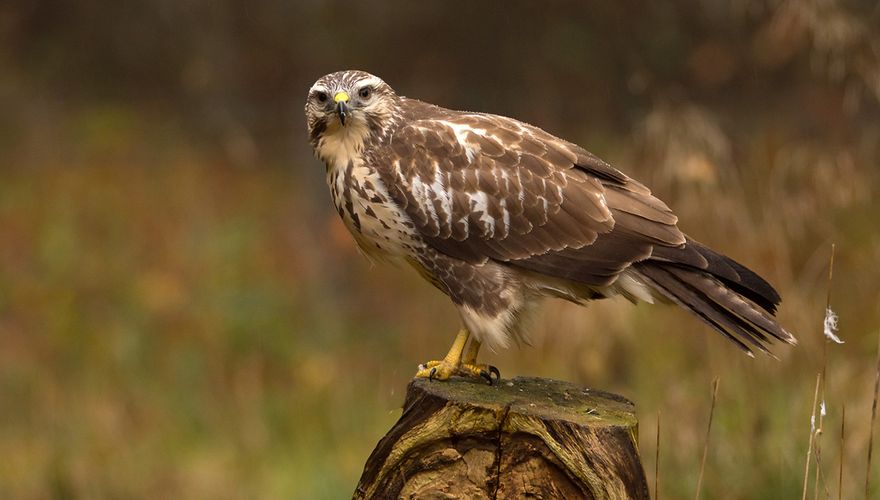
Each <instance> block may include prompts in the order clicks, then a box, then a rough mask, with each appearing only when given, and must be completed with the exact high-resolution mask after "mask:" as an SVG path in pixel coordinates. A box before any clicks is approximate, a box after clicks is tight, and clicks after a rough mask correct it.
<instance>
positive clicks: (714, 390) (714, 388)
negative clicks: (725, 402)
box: [694, 377, 718, 499]
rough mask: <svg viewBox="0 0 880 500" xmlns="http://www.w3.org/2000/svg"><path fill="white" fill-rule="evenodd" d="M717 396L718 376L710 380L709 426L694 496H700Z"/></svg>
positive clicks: (697, 497)
mask: <svg viewBox="0 0 880 500" xmlns="http://www.w3.org/2000/svg"><path fill="white" fill-rule="evenodd" d="M717 397H718V377H715V380H713V381H712V405H711V406H710V407H709V426H708V427H707V428H706V442H705V443H704V445H703V459H702V460H701V461H700V475H699V476H698V477H697V493H696V496H695V497H694V498H696V499H699V498H700V490H701V489H702V487H703V471H704V470H705V469H706V456H707V455H709V436H711V434H712V418H713V417H714V415H715V400H716V399H717Z"/></svg>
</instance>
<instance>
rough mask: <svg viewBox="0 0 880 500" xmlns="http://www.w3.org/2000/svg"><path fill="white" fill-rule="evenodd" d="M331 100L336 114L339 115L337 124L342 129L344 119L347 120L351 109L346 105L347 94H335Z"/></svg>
mask: <svg viewBox="0 0 880 500" xmlns="http://www.w3.org/2000/svg"><path fill="white" fill-rule="evenodd" d="M333 100H334V101H336V114H337V115H339V122H340V123H342V126H343V127H344V126H345V119H346V118H348V115H349V112H350V109H351V108H350V107H349V105H348V92H337V93H336V95H335V96H333Z"/></svg>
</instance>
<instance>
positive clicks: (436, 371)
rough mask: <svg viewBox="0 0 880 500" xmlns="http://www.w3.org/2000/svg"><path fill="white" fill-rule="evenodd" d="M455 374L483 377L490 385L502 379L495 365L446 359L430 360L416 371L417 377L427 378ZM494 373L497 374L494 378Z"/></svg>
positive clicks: (442, 378) (442, 377) (440, 378)
mask: <svg viewBox="0 0 880 500" xmlns="http://www.w3.org/2000/svg"><path fill="white" fill-rule="evenodd" d="M453 375H457V376H459V377H467V378H482V379H484V380H485V381H487V382H489V385H492V383H493V382H494V381H497V380H500V379H501V372H499V371H498V368H495V367H494V366H489V365H472V364H466V363H461V364H459V365H455V364H453V363H450V362H449V361H446V360H445V359H444V360H441V361H428V362H427V363H424V364H422V365H419V371H418V372H416V377H418V378H427V379H428V380H448V379H449V377H452V376H453ZM492 375H494V376H495V378H494V379H493V378H492Z"/></svg>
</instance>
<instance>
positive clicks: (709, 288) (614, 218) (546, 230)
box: [306, 71, 795, 353]
mask: <svg viewBox="0 0 880 500" xmlns="http://www.w3.org/2000/svg"><path fill="white" fill-rule="evenodd" d="M365 88H366V89H369V90H368V91H364V89H365ZM343 94H344V97H345V98H346V99H347V98H348V97H349V96H358V97H353V98H351V102H349V101H348V100H346V101H345V102H343V103H342V104H336V105H335V106H334V103H330V102H329V99H328V97H329V96H331V95H332V96H334V98H335V99H334V100H338V99H342V98H343ZM364 95H366V96H367V97H363V96H364ZM340 107H342V108H344V109H343V114H345V115H346V116H347V118H346V120H345V124H344V125H343V124H342V123H341V121H340V119H339V116H338V115H339V114H340V112H339V108H340ZM306 114H307V117H308V122H309V129H310V133H311V139H312V145H313V147H314V148H315V152H316V155H317V156H318V157H319V158H321V159H322V160H323V161H324V162H325V164H326V165H327V171H328V183H329V184H330V186H331V193H332V196H333V198H334V201H335V203H336V206H337V208H338V210H339V212H340V215H341V216H342V217H343V220H344V221H345V222H346V225H347V226H348V228H349V229H350V230H351V231H352V233H353V234H354V236H355V239H356V240H357V241H358V243H359V245H360V246H361V248H362V249H364V251H365V252H366V253H367V254H369V255H374V256H377V257H381V258H389V259H392V260H393V259H402V260H404V261H405V262H408V263H409V264H411V265H412V266H414V267H415V268H416V269H417V270H418V271H419V273H420V274H421V275H422V276H424V277H425V278H427V279H428V280H429V281H430V282H431V283H433V284H434V285H435V286H437V287H438V288H439V289H441V290H442V291H443V292H445V293H446V294H447V295H449V296H450V298H452V300H453V302H455V303H456V305H457V306H458V307H459V311H460V312H461V315H462V321H463V325H464V327H465V328H466V329H467V330H468V331H469V332H470V333H471V334H473V336H474V337H475V339H476V340H478V341H482V342H489V343H490V344H492V345H494V346H503V345H506V344H507V343H508V342H509V340H510V339H511V338H519V337H522V336H523V332H521V331H519V329H518V328H517V327H518V325H519V319H520V317H521V316H522V314H523V313H525V312H526V311H527V310H528V309H529V306H530V305H531V304H532V303H534V302H535V301H536V300H537V299H540V298H541V297H545V296H556V297H562V298H565V299H567V300H571V301H574V302H578V303H583V302H585V301H587V300H591V299H596V298H602V297H609V296H613V295H623V296H625V297H626V298H628V299H630V300H632V301H634V302H635V301H638V300H643V301H649V302H651V301H653V300H655V299H658V300H660V301H664V302H672V303H675V304H678V305H679V306H681V307H683V308H685V309H686V310H688V311H690V312H692V313H693V314H695V315H696V316H697V317H699V318H700V319H702V320H703V321H705V322H706V323H708V324H709V325H710V326H712V327H713V328H714V329H716V330H717V331H719V332H720V333H722V334H723V335H724V336H726V337H727V338H728V339H730V340H732V341H733V342H734V343H735V344H736V345H737V346H739V347H740V348H742V349H743V350H745V351H746V352H749V353H751V351H752V350H753V349H758V350H762V351H766V346H767V345H768V344H769V343H770V341H771V340H772V339H773V338H775V339H779V340H782V341H785V342H788V343H795V339H794V337H793V336H791V335H790V334H789V333H788V332H786V331H785V330H784V329H783V328H782V327H780V326H779V324H778V323H777V322H776V321H775V319H774V317H773V314H774V313H775V310H776V306H777V305H778V304H779V301H780V298H779V295H778V294H777V293H776V291H775V290H774V289H773V288H772V287H771V286H770V285H769V284H768V283H767V282H766V281H765V280H763V279H762V278H761V277H760V276H758V275H757V274H755V273H754V272H752V271H750V270H748V269H747V268H745V267H744V266H742V265H741V264H738V263H737V262H735V261H733V260H732V259H730V258H728V257H725V256H723V255H721V254H718V253H716V252H714V251H712V250H710V249H708V248H707V247H705V246H703V245H701V244H699V243H697V242H695V241H693V240H691V239H690V238H688V237H687V236H686V235H685V234H683V233H682V232H681V231H680V230H679V229H678V227H677V222H678V218H677V217H676V216H675V215H674V214H673V213H672V211H671V210H670V209H669V207H667V206H666V204H664V203H663V202H662V201H660V200H659V199H657V198H656V197H654V196H653V195H652V194H651V191H650V190H649V189H648V188H647V187H645V186H644V185H642V184H641V183H639V182H638V181H636V180H634V179H631V178H630V177H628V176H626V175H625V174H623V173H622V172H620V171H619V170H617V169H616V168H614V167H612V166H611V165H609V164H607V163H606V162H604V161H602V160H600V159H599V158H597V157H596V156H594V155H592V154H591V153H589V152H588V151H586V150H585V149H583V148H581V147H580V146H577V145H575V144H572V143H570V142H567V141H565V140H562V139H559V138H557V137H555V136H553V135H551V134H549V133H547V132H545V131H543V130H541V129H539V128H537V127H534V126H531V125H528V124H525V123H522V122H519V121H516V120H513V119H511V118H506V117H502V116H496V115H490V114H483V113H467V112H459V111H451V110H448V109H444V108H440V107H438V106H434V105H431V104H427V103H423V102H421V101H417V100H414V99H407V98H405V97H401V96H397V95H396V94H395V93H394V91H393V90H391V88H390V87H388V85H387V84H385V83H384V82H383V81H382V80H380V79H379V78H377V77H375V76H372V75H369V74H367V73H363V72H356V71H349V72H341V73H334V74H331V75H327V76H325V77H323V78H321V79H320V80H318V82H317V83H316V84H315V86H313V87H312V89H311V91H310V95H309V100H308V101H307V104H306Z"/></svg>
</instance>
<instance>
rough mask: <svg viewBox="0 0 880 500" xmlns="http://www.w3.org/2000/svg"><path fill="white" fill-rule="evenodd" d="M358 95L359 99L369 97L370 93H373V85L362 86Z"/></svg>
mask: <svg viewBox="0 0 880 500" xmlns="http://www.w3.org/2000/svg"><path fill="white" fill-rule="evenodd" d="M358 95H359V96H361V99H369V98H370V96H371V95H373V87H364V88H362V89H361V90H360V91H359V92H358Z"/></svg>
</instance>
